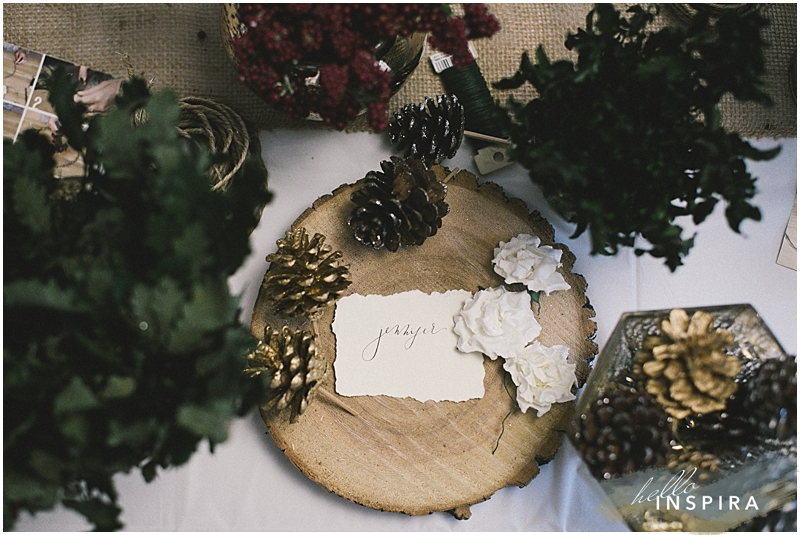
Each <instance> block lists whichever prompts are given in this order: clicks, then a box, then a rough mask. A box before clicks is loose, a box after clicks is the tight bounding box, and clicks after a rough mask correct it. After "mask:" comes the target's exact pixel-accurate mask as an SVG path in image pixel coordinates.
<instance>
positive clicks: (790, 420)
mask: <svg viewBox="0 0 800 535" xmlns="http://www.w3.org/2000/svg"><path fill="white" fill-rule="evenodd" d="M744 406H745V410H746V411H747V413H748V414H749V421H750V422H751V423H752V424H753V426H754V427H755V428H756V429H757V431H758V434H759V435H760V436H762V437H768V438H776V439H778V440H785V439H787V438H789V437H793V436H796V435H797V359H796V358H795V357H787V356H783V357H779V358H774V359H766V360H764V361H763V363H762V364H761V366H760V367H759V368H758V370H757V371H756V372H755V375H754V376H753V378H752V379H751V380H750V381H749V382H748V385H747V395H746V397H745V398H744Z"/></svg>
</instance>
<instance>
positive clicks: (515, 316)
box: [453, 287, 542, 360]
mask: <svg viewBox="0 0 800 535" xmlns="http://www.w3.org/2000/svg"><path fill="white" fill-rule="evenodd" d="M453 320H454V321H455V328H454V329H453V330H454V332H455V333H456V335H458V344H457V347H458V349H459V351H463V352H464V353H472V352H473V351H480V352H481V353H483V354H485V355H486V356H488V357H489V358H491V359H492V360H494V359H495V358H497V357H498V356H503V357H505V356H506V355H516V354H517V353H518V352H519V351H520V350H522V348H524V347H525V345H526V344H527V343H528V342H530V341H531V340H533V339H534V338H536V337H537V336H539V333H540V332H541V330H542V327H541V326H540V325H539V322H538V321H536V318H535V317H534V315H533V310H531V297H530V295H528V293H527V292H508V291H506V290H505V289H504V288H502V287H499V288H489V289H487V290H481V291H479V292H478V293H476V294H475V295H474V296H473V297H472V299H471V300H469V301H467V302H466V303H464V307H463V308H462V309H461V312H459V313H458V314H457V315H455V316H454V317H453Z"/></svg>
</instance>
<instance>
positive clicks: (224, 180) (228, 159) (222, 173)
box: [178, 97, 266, 191]
mask: <svg viewBox="0 0 800 535" xmlns="http://www.w3.org/2000/svg"><path fill="white" fill-rule="evenodd" d="M180 108H181V115H180V119H179V121H178V133H179V134H180V135H181V136H183V137H186V138H189V139H194V140H198V141H202V142H204V143H205V144H207V145H208V150H209V152H210V153H211V154H212V155H220V154H221V155H223V156H224V158H222V159H220V161H218V162H216V163H214V164H213V165H212V166H211V168H210V169H209V172H210V173H211V180H212V183H213V186H212V189H214V190H222V191H227V190H228V189H229V188H230V186H231V181H232V179H233V177H234V176H235V175H236V173H237V172H238V171H239V170H240V169H241V168H242V166H243V165H244V162H245V160H246V159H247V155H248V154H249V153H250V152H253V153H254V154H256V155H257V156H258V157H259V158H260V156H261V144H260V142H259V140H258V137H257V135H253V136H251V135H250V133H249V132H248V129H247V125H246V124H245V122H244V120H243V119H242V118H241V116H240V115H239V114H237V113H236V112H235V111H233V110H232V109H231V108H230V107H228V106H226V105H225V104H222V103H220V102H215V101H213V100H210V99H205V98H199V97H186V98H183V99H181V101H180ZM265 174H266V173H265ZM265 180H266V177H265Z"/></svg>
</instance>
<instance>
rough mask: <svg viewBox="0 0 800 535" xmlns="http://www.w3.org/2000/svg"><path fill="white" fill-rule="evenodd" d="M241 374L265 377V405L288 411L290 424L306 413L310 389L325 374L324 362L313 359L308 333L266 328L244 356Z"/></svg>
mask: <svg viewBox="0 0 800 535" xmlns="http://www.w3.org/2000/svg"><path fill="white" fill-rule="evenodd" d="M245 373H246V374H248V375H250V376H251V377H255V376H257V375H261V374H265V375H266V376H267V377H269V379H270V383H269V388H268V390H267V399H266V403H265V406H266V407H271V406H272V405H274V406H275V407H276V408H277V410H279V411H283V410H287V409H288V410H289V411H290V421H291V422H294V421H296V419H297V417H298V416H299V415H301V414H303V412H304V411H305V410H306V408H307V407H308V404H309V403H310V401H311V397H312V395H313V393H314V389H315V387H316V386H317V384H318V383H319V381H320V380H321V379H322V377H323V376H324V375H325V363H324V361H322V360H320V359H318V358H317V344H316V340H315V339H314V336H313V335H312V334H311V333H310V332H308V331H302V330H301V331H294V330H292V329H290V328H289V327H284V328H283V330H281V331H280V332H278V331H276V330H274V329H272V328H271V327H269V326H267V327H266V328H265V329H264V340H263V341H262V342H259V344H258V346H257V347H256V349H255V351H253V352H252V353H250V355H248V356H247V367H246V368H245Z"/></svg>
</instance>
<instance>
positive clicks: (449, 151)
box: [389, 95, 464, 167]
mask: <svg viewBox="0 0 800 535" xmlns="http://www.w3.org/2000/svg"><path fill="white" fill-rule="evenodd" d="M389 135H390V138H391V140H392V143H397V144H398V147H399V148H400V149H401V150H403V149H405V156H406V157H414V158H419V159H421V160H422V161H423V162H425V165H427V166H428V167H430V166H431V165H433V164H437V163H440V162H441V161H442V160H444V159H446V158H452V157H453V156H455V155H456V152H458V147H459V146H461V139H462V137H463V135H464V107H463V106H462V105H461V103H460V102H459V101H458V98H457V97H456V96H455V95H438V96H437V97H436V98H435V99H433V98H430V97H428V98H426V99H425V101H424V102H422V103H420V104H407V105H406V106H404V107H403V109H402V110H400V111H399V112H395V113H394V120H393V121H391V122H390V123H389Z"/></svg>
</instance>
